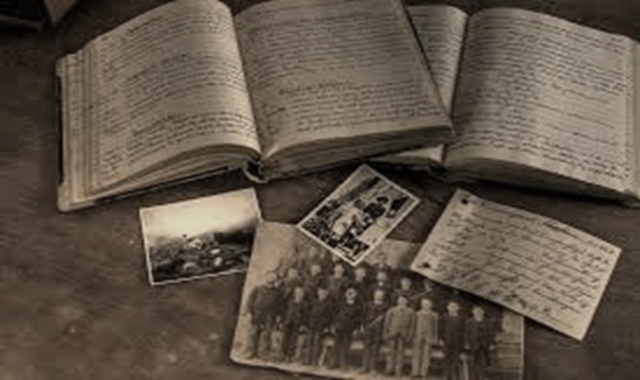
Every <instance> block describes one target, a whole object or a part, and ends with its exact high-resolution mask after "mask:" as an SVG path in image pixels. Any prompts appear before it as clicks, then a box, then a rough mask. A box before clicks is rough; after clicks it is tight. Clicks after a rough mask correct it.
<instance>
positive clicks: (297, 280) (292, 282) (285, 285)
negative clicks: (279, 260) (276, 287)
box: [282, 267, 304, 302]
mask: <svg viewBox="0 0 640 380" xmlns="http://www.w3.org/2000/svg"><path fill="white" fill-rule="evenodd" d="M303 285H304V281H303V280H302V278H301V277H300V272H299V271H298V268H295V267H291V268H289V269H287V275H286V277H285V278H284V279H283V280H282V295H283V298H284V302H288V301H289V300H290V299H291V298H292V297H293V291H294V289H295V288H297V287H299V286H300V287H302V286H303Z"/></svg>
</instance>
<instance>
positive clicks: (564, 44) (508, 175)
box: [383, 5, 640, 201]
mask: <svg viewBox="0 0 640 380" xmlns="http://www.w3.org/2000/svg"><path fill="white" fill-rule="evenodd" d="M409 11H410V14H411V16H412V18H413V20H414V23H415V26H416V29H417V30H418V34H419V35H420V36H421V40H423V44H424V48H425V53H426V54H427V57H428V59H429V62H430V64H431V69H432V70H433V73H434V78H435V80H436V83H437V84H438V86H439V88H440V91H441V93H442V98H443V102H444V103H445V106H446V107H448V108H449V109H450V110H451V115H452V117H451V118H452V121H453V123H454V125H455V127H456V132H457V133H458V135H459V136H458V137H457V138H456V140H455V142H454V143H452V144H450V145H447V146H446V147H439V148H436V149H422V150H416V151H411V152H406V153H402V154H399V155H395V156H391V157H384V158H383V160H385V161H388V162H394V163H403V164H408V165H411V166H417V167H423V168H424V167H426V168H440V169H442V168H445V169H446V171H445V172H446V176H448V177H450V178H452V179H460V178H462V179H483V180H484V179H486V180H493V181H500V182H505V183H511V184H516V185H520V186H532V187H538V188H546V189H551V190H559V191H565V192H572V193H581V194H586V195H592V196H600V197H608V198H615V199H622V200H624V201H634V200H636V199H637V198H638V195H639V193H640V191H639V188H640V179H639V178H638V174H639V170H640V162H639V154H640V129H638V128H639V127H640V124H638V120H637V118H638V117H640V116H636V115H635V113H636V110H637V109H638V102H639V101H640V95H639V94H637V93H636V92H637V89H638V88H639V87H638V86H639V84H640V71H639V67H640V54H639V52H640V48H639V47H638V44H637V43H636V42H634V41H632V40H631V39H629V38H627V37H624V36H619V35H615V34H610V33H606V32H603V31H598V30H595V29H591V28H588V27H585V26H580V25H577V24H573V23H571V22H568V21H566V20H562V19H559V18H556V17H553V16H549V15H544V14H539V13H535V12H531V11H527V10H521V9H508V8H493V9H486V10H483V11H480V12H478V13H476V14H473V15H471V16H467V15H466V14H465V13H464V12H462V11H461V10H459V9H457V8H453V7H450V6H426V5H420V6H415V7H410V10H409Z"/></svg>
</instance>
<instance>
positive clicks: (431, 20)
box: [382, 4, 467, 162]
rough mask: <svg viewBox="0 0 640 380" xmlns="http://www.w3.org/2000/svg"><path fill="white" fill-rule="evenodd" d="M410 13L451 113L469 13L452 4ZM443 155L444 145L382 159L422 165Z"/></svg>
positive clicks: (417, 7)
mask: <svg viewBox="0 0 640 380" xmlns="http://www.w3.org/2000/svg"><path fill="white" fill-rule="evenodd" d="M407 10H408V11H409V15H410V16H411V21H412V22H413V26H414V27H415V29H416V32H417V33H418V37H419V39H420V43H421V44H422V47H423V49H424V52H425V55H426V56H427V59H428V60H429V67H430V68H431V72H432V73H433V79H434V81H435V82H436V85H437V86H438V90H440V96H441V97H442V103H443V105H444V107H445V109H446V110H447V112H451V105H452V103H453V98H454V93H455V87H456V79H457V78H458V64H459V62H460V55H461V52H462V46H463V44H464V36H465V30H466V26H467V14H466V13H464V12H463V11H462V10H460V9H458V8H456V7H452V6H448V5H432V4H429V5H414V6H409V7H407ZM443 153H444V146H442V145H440V146H437V147H429V148H422V149H417V150H410V151H406V152H400V153H398V154H395V155H393V156H386V157H384V158H383V159H382V160H383V161H385V160H386V159H388V160H389V161H391V162H393V161H394V159H397V158H400V159H401V162H407V161H411V160H412V159H416V160H418V162H420V161H423V160H425V159H426V160H430V161H433V162H442V156H443Z"/></svg>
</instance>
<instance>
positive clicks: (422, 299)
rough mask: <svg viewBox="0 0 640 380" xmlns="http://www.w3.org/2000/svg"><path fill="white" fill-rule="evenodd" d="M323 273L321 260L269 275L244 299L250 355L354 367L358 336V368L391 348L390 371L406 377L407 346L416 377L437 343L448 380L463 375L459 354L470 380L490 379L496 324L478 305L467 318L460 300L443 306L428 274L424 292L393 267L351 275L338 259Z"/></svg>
mask: <svg viewBox="0 0 640 380" xmlns="http://www.w3.org/2000/svg"><path fill="white" fill-rule="evenodd" d="M323 272H324V271H323V269H322V266H321V265H319V264H311V265H310V266H309V270H308V271H307V272H306V274H305V275H304V276H301V275H300V271H299V270H298V268H294V267H291V268H288V269H287V271H286V275H285V276H284V278H281V279H280V278H278V276H277V275H276V274H275V273H270V274H268V275H267V278H266V281H265V282H264V283H263V284H261V285H258V286H257V287H255V288H254V289H253V291H252V292H251V294H250V296H249V300H248V303H247V312H248V313H249V314H250V315H251V325H252V334H251V342H250V352H249V355H250V356H251V357H252V358H257V357H259V358H261V359H265V360H269V358H270V359H271V360H279V361H284V362H288V363H290V362H300V364H304V365H309V366H325V365H328V366H329V367H331V368H340V369H348V368H349V367H351V366H352V364H353V362H350V358H351V357H352V356H353V355H352V353H353V350H352V343H353V341H354V339H359V340H360V341H361V342H362V344H363V354H362V360H361V362H360V365H359V366H360V367H361V369H362V370H363V371H366V372H375V371H378V370H379V368H378V367H377V366H378V363H379V361H380V356H381V351H382V350H381V349H382V348H383V347H386V350H387V355H386V365H385V372H386V374H388V375H395V376H401V375H403V371H404V364H405V353H406V349H407V348H410V352H411V375H412V376H414V377H422V378H426V377H427V375H428V374H429V369H430V367H431V358H432V353H433V348H434V347H439V348H441V350H442V352H443V354H444V371H445V377H446V378H447V379H448V380H449V379H451V380H458V379H461V378H462V377H461V376H462V370H463V362H462V358H465V360H466V363H467V364H468V366H467V367H468V369H469V372H468V375H469V378H470V379H471V380H484V379H485V378H486V368H487V365H488V362H489V357H490V355H489V353H490V350H491V349H492V346H493V340H494V336H495V332H496V323H495V321H493V320H491V319H489V318H486V317H485V310H484V308H483V307H481V306H480V305H473V307H472V308H471V310H472V312H471V315H470V316H464V315H463V313H462V312H461V306H460V304H461V301H463V299H462V298H459V297H455V298H452V299H450V300H449V301H448V302H446V305H444V302H442V300H441V299H440V298H441V297H442V295H443V292H439V291H437V289H436V288H435V285H434V284H433V283H432V282H431V281H429V280H426V279H425V280H423V284H424V285H423V288H422V289H414V287H413V285H414V279H413V276H414V275H412V274H409V273H402V272H400V271H396V270H393V269H391V268H390V267H379V268H373V267H369V266H364V265H361V266H358V267H356V268H355V270H354V271H353V273H351V274H350V273H347V269H345V267H344V265H343V264H342V263H336V264H335V265H334V266H333V271H332V273H331V275H330V276H326V275H324V273H323ZM371 272H374V273H375V275H374V276H370V275H369V274H370V273H371ZM396 272H398V273H396ZM371 277H373V278H371ZM396 277H397V278H396ZM467 314H468V313H467ZM274 332H276V333H279V336H280V337H281V342H280V344H279V345H278V344H274V342H273V341H272V340H273V339H274V336H276V335H277V334H276V335H274V334H273V333H274ZM329 342H333V344H331V343H329ZM264 347H266V351H267V353H264V351H265V349H264ZM330 347H333V349H330ZM269 351H270V352H269ZM273 351H277V352H273Z"/></svg>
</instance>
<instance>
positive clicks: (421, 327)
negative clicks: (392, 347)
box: [411, 298, 439, 379]
mask: <svg viewBox="0 0 640 380" xmlns="http://www.w3.org/2000/svg"><path fill="white" fill-rule="evenodd" d="M438 323H439V319H438V314H436V313H435V312H434V311H433V304H432V302H431V300H430V299H429V298H422V299H421V300H420V310H418V311H417V312H416V325H415V330H414V333H413V348H412V350H411V351H412V355H413V360H412V361H411V376H413V377H422V378H424V379H426V378H427V376H428V375H429V366H430V365H431V347H432V346H433V345H434V344H436V343H437V341H438Z"/></svg>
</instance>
